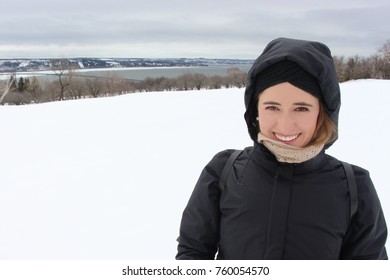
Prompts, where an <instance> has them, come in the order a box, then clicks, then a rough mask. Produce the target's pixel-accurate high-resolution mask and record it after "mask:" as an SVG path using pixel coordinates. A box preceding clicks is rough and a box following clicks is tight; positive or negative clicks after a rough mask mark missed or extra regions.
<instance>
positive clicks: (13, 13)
mask: <svg viewBox="0 0 390 280" xmlns="http://www.w3.org/2000/svg"><path fill="white" fill-rule="evenodd" d="M386 2H387V1H383V0H375V1H370V3H367V1H362V0H355V1H351V0H348V1H342V2H340V1H333V0H332V1H326V2H324V3H322V2H317V1H315V2H314V3H313V1H308V0H301V1H294V2H286V1H284V0H283V1H282V0H274V1H272V2H271V1H254V0H249V1H241V2H237V1H231V0H225V1H222V0H215V1H206V0H198V1H186V0H166V1H153V0H143V1H125V0H110V1H105V2H103V1H91V0H84V1H81V0H78V1H75V0H68V1H48V0H37V1H33V2H25V1H20V0H16V1H15V3H13V5H12V6H11V7H9V8H7V9H2V10H1V11H0V47H1V49H2V56H5V55H11V54H12V53H13V54H14V55H18V53H20V54H22V53H23V54H24V55H27V56H28V52H29V51H31V52H34V53H36V54H37V55H38V53H39V49H41V50H42V52H41V53H42V54H41V56H45V54H47V55H49V56H52V55H55V56H61V55H64V54H65V53H66V54H71V53H73V54H74V55H73V56H91V55H92V54H93V53H95V54H97V55H98V56H112V55H117V56H145V57H155V56H160V55H161V56H165V57H167V56H176V57H177V56H191V57H194V56H197V55H201V56H205V57H211V56H216V55H217V56H218V57H221V56H223V57H227V56H232V55H236V57H238V58H240V57H242V58H254V57H256V56H257V55H258V54H259V52H260V51H261V50H262V48H263V47H264V46H265V44H266V43H267V42H269V41H270V40H272V39H273V38H275V37H279V36H286V37H296V38H304V39H312V40H319V41H323V42H324V43H326V44H329V45H330V47H331V49H332V47H334V49H335V51H336V53H338V54H346V55H349V54H361V55H369V54H372V53H373V52H375V51H376V49H377V48H378V47H380V46H381V44H383V43H384V42H385V41H386V40H387V39H388V36H389V35H388V34H390V32H389V25H388V24H387V22H388V20H387V17H388V14H389V12H390V5H389V4H387V3H386ZM384 3H385V4H384ZM7 46H8V47H7ZM11 46H13V47H11ZM72 49H73V52H72ZM23 50H24V51H23ZM341 52H344V53H341ZM47 55H46V56H47Z"/></svg>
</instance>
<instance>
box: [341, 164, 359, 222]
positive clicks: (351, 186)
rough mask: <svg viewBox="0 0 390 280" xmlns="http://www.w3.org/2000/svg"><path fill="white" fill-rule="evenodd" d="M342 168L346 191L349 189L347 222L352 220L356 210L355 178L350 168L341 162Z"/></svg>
mask: <svg viewBox="0 0 390 280" xmlns="http://www.w3.org/2000/svg"><path fill="white" fill-rule="evenodd" d="M341 163H342V164H343V167H344V172H345V175H346V176H347V182H348V189H349V200H350V202H349V208H350V210H349V220H350V221H351V220H352V217H353V215H355V214H356V212H357V209H358V193H357V186H356V178H355V173H353V170H352V166H351V165H350V164H349V163H347V162H344V161H342V162H341Z"/></svg>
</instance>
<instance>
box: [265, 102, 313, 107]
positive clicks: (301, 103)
mask: <svg viewBox="0 0 390 280" xmlns="http://www.w3.org/2000/svg"><path fill="white" fill-rule="evenodd" d="M263 105H278V106H281V105H282V104H280V103H278V102H275V101H266V102H263ZM293 105H294V106H306V107H313V105H312V104H310V103H306V102H296V103H294V104H293Z"/></svg>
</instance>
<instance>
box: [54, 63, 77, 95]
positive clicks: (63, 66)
mask: <svg viewBox="0 0 390 280" xmlns="http://www.w3.org/2000/svg"><path fill="white" fill-rule="evenodd" d="M53 68H54V74H55V75H56V76H57V78H58V89H59V97H58V100H59V101H61V100H64V99H65V93H66V91H67V89H68V88H69V86H70V81H71V78H72V74H73V71H72V67H71V64H70V63H69V61H68V60H67V59H60V60H58V61H56V62H55V65H54V67H53Z"/></svg>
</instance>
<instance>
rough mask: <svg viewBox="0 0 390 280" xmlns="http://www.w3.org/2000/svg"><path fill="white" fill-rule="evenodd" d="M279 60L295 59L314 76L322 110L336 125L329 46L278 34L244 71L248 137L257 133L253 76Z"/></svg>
mask: <svg viewBox="0 0 390 280" xmlns="http://www.w3.org/2000/svg"><path fill="white" fill-rule="evenodd" d="M282 60H289V61H292V62H295V63H297V64H298V65H299V66H300V67H302V68H303V69H304V70H306V71H307V72H308V73H310V74H311V75H312V76H313V77H314V78H315V79H317V82H318V85H319V87H320V90H321V97H320V101H321V102H322V103H323V105H325V109H326V113H327V114H328V116H329V117H330V118H331V119H332V120H333V122H334V123H335V125H336V127H337V126H338V117H339V111H340V105H341V101H340V87H339V82H338V77H337V73H336V69H335V65H334V62H333V58H332V55H331V52H330V50H329V48H328V47H327V46H326V45H324V44H322V43H320V42H313V41H304V40H296V39H289V38H278V39H275V40H273V41H271V42H270V43H269V44H268V45H267V46H266V47H265V49H264V51H263V53H262V54H261V55H260V56H259V57H258V58H257V59H256V61H255V62H254V63H253V65H252V68H251V69H250V70H249V72H248V78H247V82H246V89H245V108H246V112H245V114H244V117H245V121H246V123H247V126H248V131H249V135H250V136H251V138H252V140H253V141H255V142H256V141H257V134H258V126H257V121H256V114H257V104H256V102H255V100H256V97H257V95H258V92H255V85H256V79H257V78H258V75H259V73H260V72H262V71H263V70H265V69H266V68H267V67H269V66H271V65H273V64H275V63H277V62H280V61H282ZM336 139H337V135H335V137H334V140H333V142H331V143H328V144H327V145H326V147H329V146H331V145H332V144H333V143H334V141H336Z"/></svg>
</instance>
